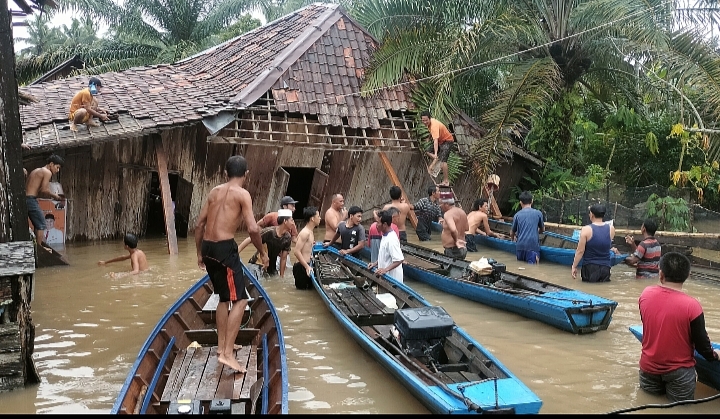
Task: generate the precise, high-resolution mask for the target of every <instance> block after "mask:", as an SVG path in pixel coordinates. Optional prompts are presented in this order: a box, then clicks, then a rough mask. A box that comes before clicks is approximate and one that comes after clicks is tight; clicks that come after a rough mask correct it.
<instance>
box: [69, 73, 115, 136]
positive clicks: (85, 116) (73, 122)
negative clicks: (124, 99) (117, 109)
mask: <svg viewBox="0 0 720 419" xmlns="http://www.w3.org/2000/svg"><path fill="white" fill-rule="evenodd" d="M101 89H102V82H101V81H100V79H99V78H97V77H90V81H89V82H88V87H86V88H84V89H82V90H80V91H79V92H77V93H76V94H75V96H73V98H72V101H70V114H69V115H68V118H69V119H70V130H71V131H77V124H85V125H86V126H88V127H97V126H98V125H99V124H98V123H97V122H95V121H94V120H93V117H96V118H99V119H100V120H101V121H107V120H108V116H107V111H106V110H105V109H102V108H100V107H99V106H98V101H97V99H96V98H95V96H97V95H98V94H99V93H100V90H101Z"/></svg>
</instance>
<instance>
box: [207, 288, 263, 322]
mask: <svg viewBox="0 0 720 419" xmlns="http://www.w3.org/2000/svg"><path fill="white" fill-rule="evenodd" d="M246 292H247V291H246ZM253 301H255V299H254V298H252V297H251V298H249V299H248V305H247V306H245V313H244V314H243V320H242V322H243V323H245V322H246V321H247V319H248V317H250V305H251V304H252V302H253ZM219 303H220V295H218V294H210V298H208V300H207V302H205V305H203V308H202V310H198V312H197V313H198V316H200V318H201V319H203V321H204V322H205V323H215V311H217V306H218V304H219Z"/></svg>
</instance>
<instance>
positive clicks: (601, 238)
mask: <svg viewBox="0 0 720 419" xmlns="http://www.w3.org/2000/svg"><path fill="white" fill-rule="evenodd" d="M604 216H605V205H602V204H594V205H592V206H591V207H590V224H589V225H586V226H585V227H583V228H582V230H580V241H579V242H578V245H577V249H575V259H574V260H573V264H572V270H571V274H572V277H573V279H577V268H578V265H579V264H580V261H582V263H583V266H582V270H581V272H580V276H581V278H582V280H583V282H610V266H612V265H611V263H612V262H611V261H610V254H611V253H612V251H611V250H610V249H611V248H612V240H613V237H615V226H613V225H612V224H608V223H605V222H604V221H603V217H604Z"/></svg>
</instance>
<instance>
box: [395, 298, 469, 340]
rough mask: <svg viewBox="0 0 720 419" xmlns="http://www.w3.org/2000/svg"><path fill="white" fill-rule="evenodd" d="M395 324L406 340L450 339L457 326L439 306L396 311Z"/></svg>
mask: <svg viewBox="0 0 720 419" xmlns="http://www.w3.org/2000/svg"><path fill="white" fill-rule="evenodd" d="M394 323H395V327H396V328H397V329H398V331H399V332H400V335H402V337H403V339H404V340H427V339H439V338H444V337H448V336H451V335H452V329H453V326H454V325H455V322H454V321H453V319H452V317H450V315H449V314H448V313H447V311H445V309H444V308H442V307H437V306H432V307H416V308H404V309H401V310H395V317H394Z"/></svg>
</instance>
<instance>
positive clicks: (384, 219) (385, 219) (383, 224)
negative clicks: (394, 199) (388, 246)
mask: <svg viewBox="0 0 720 419" xmlns="http://www.w3.org/2000/svg"><path fill="white" fill-rule="evenodd" d="M392 223H393V217H392V215H390V214H389V213H388V211H387V210H386V211H383V214H382V216H381V217H380V223H379V224H378V230H380V231H381V232H383V233H387V232H388V231H390V230H392Z"/></svg>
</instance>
